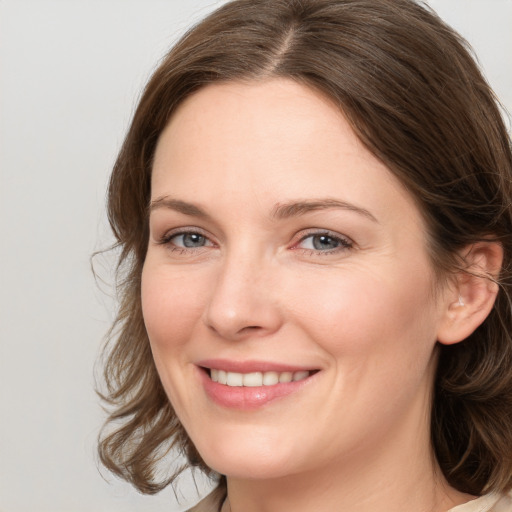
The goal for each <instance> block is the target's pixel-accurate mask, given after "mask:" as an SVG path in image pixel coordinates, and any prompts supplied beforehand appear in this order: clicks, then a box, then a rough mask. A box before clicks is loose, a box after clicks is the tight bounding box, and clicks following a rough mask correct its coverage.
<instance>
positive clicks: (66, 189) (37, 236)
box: [0, 0, 512, 512]
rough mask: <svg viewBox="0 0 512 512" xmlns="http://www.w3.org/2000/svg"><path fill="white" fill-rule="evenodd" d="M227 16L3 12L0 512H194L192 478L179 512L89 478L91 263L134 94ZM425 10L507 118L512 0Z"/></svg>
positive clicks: (100, 311) (3, 7)
mask: <svg viewBox="0 0 512 512" xmlns="http://www.w3.org/2000/svg"><path fill="white" fill-rule="evenodd" d="M220 3H222V1H221V2H213V1H209V0H165V1H164V0H145V1H143V0H87V1H85V0H32V1H29V0H3V1H2V0H0V172H1V174H0V244H1V252H0V257H1V261H0V272H1V274H0V276H1V282H0V294H1V295H0V320H1V323H0V512H35V511H37V512H92V511H94V512H101V511H109V512H121V511H122V512H131V511H141V510H144V512H160V511H166V512H172V511H178V510H183V509H184V508H186V506H187V505H188V504H190V503H192V502H194V501H196V500H197V499H198V495H197V493H196V491H195V490H194V486H193V484H192V483H191V481H190V479H188V478H186V479H185V480H184V481H183V482H182V483H181V485H180V486H179V489H180V492H179V493H178V494H180V495H181V494H184V495H185V498H186V499H183V498H182V499H181V505H178V504H176V499H175V496H174V494H173V492H172V490H171V489H168V490H166V491H164V492H163V493H161V494H160V495H159V496H156V497H145V496H140V495H138V494H137V493H136V492H135V491H133V490H131V488H130V487H129V486H128V485H127V484H124V483H122V482H119V481H117V480H115V479H113V478H110V477H109V478H108V481H105V480H104V479H102V478H101V476H100V474H99V472H98V469H97V467H96V461H95V454H94V452H95V441H96V436H97V432H98V429H99V426H100V425H101V423H102V420H103V415H102V412H101V410H100V408H99V405H98V399H97V397H96V395H95V393H94V390H93V388H94V380H93V365H94V361H95V359H96V357H97V353H98V350H99V347H100V344H101V339H102V336H103V334H104V333H105V331H106V329H107V328H108V325H109V322H110V321H111V320H112V313H111V311H113V303H112V301H111V299H110V298H109V297H108V295H105V294H103V293H102V292H100V291H99V290H98V288H97V287H96V284H95V283H94V280H93V278H92V275H91V272H90V267H89V257H90V255H91V253H92V252H93V251H94V250H97V249H101V248H105V247H106V246H107V245H108V243H109V241H110V238H109V235H108V230H107V227H106V222H105V216H104V196H105V187H106V182H107V178H108V174H109V170H110V168H111V166H112V163H113V161H114V158H115V155H116V152H117V150H118V149H119V146H120V144H121V141H122V139H123V134H124V133H125V130H126V128H127V125H128V122H129V119H130V116H131V114H132V112H133V108H134V105H135V102H136V99H137V97H138V94H139V91H140V90H141V88H142V86H143V84H144V83H145V81H146V79H147V78H148V76H149V74H150V72H151V70H152V69H153V68H154V66H155V65H156V63H157V61H158V59H159V58H160V57H161V56H162V55H163V54H164V52H165V50H166V49H167V48H168V47H169V45H170V43H171V42H172V41H174V40H175V39H176V37H177V36H178V35H179V34H182V33H183V31H184V30H185V29H186V28H187V27H188V26H189V25H190V24H191V23H192V22H193V21H195V20H197V19H199V18H200V17H202V16H204V15H205V14H206V13H207V12H209V11H210V10H211V9H212V8H213V7H214V6H215V5H219V4H220ZM430 3H431V5H432V6H433V7H434V8H436V9H437V10H438V12H439V13H440V14H441V15H442V17H444V18H445V19H446V20H447V21H448V22H449V23H451V24H452V25H453V26H455V27H456V28H457V29H458V30H459V31H461V32H462V34H463V35H465V36H466V37H467V38H468V39H469V41H470V42H471V43H472V44H473V46H474V48H475V50H476V52H477V54H478V56H479V58H480V61H481V63H482V65H483V67H484V69H485V72H486V74H487V76H488V78H489V81H490V82H491V84H493V86H494V87H495V90H496V92H497V94H498V96H499V97H500V98H501V100H502V101H503V102H504V103H505V104H506V105H507V108H508V109H509V110H512V64H511V63H512V58H511V57H512V31H511V30H510V27H511V26H512V0H431V2H430ZM102 262H103V265H104V268H105V270H104V271H103V272H101V273H102V275H103V276H104V277H106V278H107V279H108V278H109V275H110V274H109V271H108V258H107V259H104V260H101V259H100V261H99V263H100V269H101V263H102ZM104 288H107V290H108V287H104ZM200 484H201V482H200ZM200 486H202V488H203V492H204V488H205V487H204V482H203V483H202V484H201V485H200ZM187 500H188V501H187Z"/></svg>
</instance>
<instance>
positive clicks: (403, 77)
mask: <svg viewBox="0 0 512 512" xmlns="http://www.w3.org/2000/svg"><path fill="white" fill-rule="evenodd" d="M267 77H286V78H288V79H292V80H295V81H297V82H299V83H301V84H304V85H307V86H309V87H312V88H314V89H315V90H317V91H321V92H322V93H323V94H324V95H325V96H327V97H328V98H330V99H331V100H332V101H334V102H335V103H336V104H337V105H339V108H340V110H341V111H342V112H343V114H344V115H345V116H346V118H347V119H348V120H349V122H350V123H351V126H352V127H353V129H354V131H355V133H356V134H357V135H358V137H359V138H360V139H361V141H362V142H363V143H364V144H365V146H366V147H367V148H368V149H369V150H370V151H371V152H372V153H373V154H374V155H376V156H377V157H378V158H379V159H380V160H381V161H382V162H384V163H385V164H386V165H387V166H388V167H389V169H390V170H391V172H393V173H394V174H395V175H396V176H397V177H398V179H399V180H400V181H401V182H402V184H403V185H404V186H405V187H406V188H407V189H408V190H409V192H410V193H411V194H412V196H413V197H414V198H415V199H416V201H417V203H418V206H419V208H420V210H421V212H422V214H423V215H424V217H425V219H426V223H427V226H428V236H429V247H430V252H431V255H432V259H433V262H434V266H435V268H436V269H438V271H439V274H440V275H447V273H449V272H453V271H455V270H458V271H460V268H461V264H463V262H460V261H457V260H456V258H455V255H456V254H457V252H458V251H460V250H461V249H462V248H464V247H466V246H468V245H469V244H472V243H475V242H476V241H479V240H482V239H487V240H489V239H490V238H492V239H493V240H496V241H499V243H500V244H501V245H502V247H503V250H504V261H503V268H502V272H501V275H500V277H499V283H500V291H499V293H498V297H497V300H496V303H495V306H494V308H493V310H492V312H491V313H490V315H489V316H488V318H487V319H486V320H485V322H484V323H483V324H482V325H481V326H480V327H479V328H478V329H477V330H476V331H475V332H474V333H473V334H472V335H471V336H470V337H469V338H468V339H467V340H465V341H464V342H462V343H458V344H456V345H453V346H442V347H440V358H439V366H438V371H437V375H436V381H435V392H434V399H433V405H432V423H431V431H432V444H433V448H434V451H435V454H436V457H437V460H438V462H439V464H440V466H441V469H442V471H443V473H444V475H445V477H446V478H447V480H448V482H449V483H450V484H451V485H452V486H453V487H455V488H457V489H458V490H460V491H463V492H467V493H470V494H474V495H478V494H481V493H483V492H487V491H491V490H495V491H503V490H507V489H509V488H510V487H512V339H511V333H512V317H511V315H512V309H511V286H512V284H511V281H510V279H509V278H510V274H511V264H512V263H511V257H512V208H511V204H512V155H511V147H510V140H509V138H508V135H507V133H506V129H505V126H504V123H503V120H502V118H501V116H500V113H499V110H498V107H497V102H496V99H495V97H494V95H493V93H492V91H491V89H490V88H489V86H488V84H487V83H486V81H485V79H484V78H483V77H482V75H481V73H480V71H479V69H478V67H477V65H476V64H475V62H474V60H473V58H472V56H471V54H470V52H469V51H468V48H467V44H466V43H465V41H464V40H463V39H462V38H461V37H460V36H458V35H457V34H456V33H455V32H454V31H453V30H452V29H451V28H449V27H448V26H447V25H445V24H444V23H443V22H442V21H441V20H440V19H439V18H438V17H437V16H436V15H435V14H434V13H433V12H431V11H430V10H429V9H428V8H427V7H422V6H420V5H418V4H417V3H415V2H413V1H412V0H237V1H234V2H230V3H228V4H226V5H224V6H222V7H221V8H220V9H218V10H217V11H216V12H214V13H213V14H211V15H210V16H208V17H207V18H206V19H205V20H204V21H202V22H201V23H200V24H198V25H197V26H196V27H194V28H193V29H192V30H191V31H189V32H188V33H187V34H186V35H185V36H184V37H183V38H182V39H181V40H180V41H179V42H178V44H177V45H176V46H175V47H174V48H173V49H172V50H171V51H170V53H169V54H168V55H167V56H166V58H165V59H164V60H163V61H162V63H161V65H160V66H159V68H158V69H157V70H156V71H155V73H154V74H153V76H152V78H151V79H150V81H149V83H148V84H147V86H146V88H145V90H144V93H143V95H142V98H141V100H140V103H139V105H138V108H137V110H136V112H135V115H134V118H133V121H132V124H131V127H130V129H129V132H128V134H127V136H126V140H125V142H124V144H123V147H122V149H121V152H120V154H119V157H118V159H117V162H116V164H115V167H114V170H113V173H112V176H111V180H110V187H109V195H108V215H109V220H110V224H111V226H112V230H113V232H114V234H115V236H116V239H117V246H118V247H119V248H120V250H121V252H120V257H119V266H118V272H119V273H120V276H121V278H120V280H119V292H120V309H119V312H118V315H117V319H116V321H115V324H114V327H113V329H112V331H111V333H110V343H109V344H108V345H107V348H106V356H107V360H106V363H105V368H104V377H105V380H106V385H107V387H106V392H105V393H104V395H103V396H104V398H105V400H106V401H107V402H108V404H110V406H111V415H110V416H109V419H108V422H107V427H108V426H111V427H112V426H114V427H113V429H112V428H109V429H106V430H104V432H103V434H102V438H101V439H100V444H99V453H100V457H101V461H102V462H103V464H104V465H105V466H106V467H108V468H109V469H110V470H111V471H113V472H114V473H116V474H118V475H120V476H121V477H123V478H125V479H126V480H128V481H130V482H132V483H133V484H134V485H135V486H136V487H137V488H138V489H139V490H140V491H142V492H145V493H153V492H157V491H158V490H160V489H162V488H163V487H165V486H166V485H167V484H169V483H170V482H171V481H172V479H173V477H174V476H175V474H177V473H178V472H179V471H176V472H175V474H173V475H167V476H162V477H161V478H160V479H158V478H157V476H156V475H157V473H156V471H157V468H158V467H159V466H158V463H159V462H160V461H161V459H162V457H164V456H165V454H166V453H168V451H169V449H170V448H171V447H174V448H179V449H180V450H181V451H183V452H184V453H186V454H187V456H188V460H189V462H190V464H191V465H196V466H199V467H200V468H201V469H203V470H204V471H207V472H208V468H207V467H206V466H205V465H204V463H203V462H202V461H201V459H200V457H199V455H198V454H197V452H196V451H195V448H194V446H193V445H192V443H191V441H190V439H189V438H188V436H187V434H186V433H185V431H184V429H183V428H182V426H181V425H180V422H179V420H178V419H177V417H176V415H175V414H174V412H173V410H172V407H171V405H170V403H169V401H168V399H167V397H166V395H165V393H164V391H163V388H162V386H161V384H160V380H159V378H158V375H157V372H156V369H155V366H154V364H153V359H152V356H151V351H150V347H149V342H148V338H147V334H146V330H145V327H144V321H143V317H142V312H141V299H140V277H141V271H142V266H143V264H144V258H145V254H146V247H147V243H148V214H147V207H148V202H149V198H150V180H151V168H152V158H153V154H154V151H155V146H156V143H157V140H158V137H159V135H160V134H161V132H162V130H163V129H164V127H165V126H166V124H167V122H168V121H169V118H170V116H172V114H173V112H174V110H175V109H176V107H177V105H179V104H180V103H181V102H182V101H183V100H184V99H185V98H186V97H188V96H190V95H191V94H192V93H193V92H194V91H196V90H198V89H199V88H201V87H204V86H206V85H207V84H210V83H214V82H220V81H229V80H238V81H240V80H245V81H248V80H262V79H265V78H267Z"/></svg>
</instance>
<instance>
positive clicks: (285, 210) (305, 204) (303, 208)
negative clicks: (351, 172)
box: [272, 198, 378, 223]
mask: <svg viewBox="0 0 512 512" xmlns="http://www.w3.org/2000/svg"><path fill="white" fill-rule="evenodd" d="M331 208H338V209H341V210H348V211H351V212H355V213H358V214H360V215H363V216H364V217H367V218H368V219H370V220H372V221H373V222H377V223H378V220H377V219H376V218H375V216H374V215H373V214H372V213H370V212H369V211H368V210H366V209H365V208H362V207H360V206H356V205H355V204H352V203H348V202H346V201H340V200H339V199H330V198H327V199H309V200H307V201H293V202H289V203H283V204H277V205H276V206H275V207H274V209H273V210H272V217H275V218H277V219H287V218H289V217H295V216H299V215H304V214H306V213H309V212H314V211H318V210H328V209H331Z"/></svg>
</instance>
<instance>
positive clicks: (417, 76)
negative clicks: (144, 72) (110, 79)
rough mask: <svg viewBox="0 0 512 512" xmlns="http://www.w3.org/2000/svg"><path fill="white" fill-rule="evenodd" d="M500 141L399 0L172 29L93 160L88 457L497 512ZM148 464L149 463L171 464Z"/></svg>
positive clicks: (504, 267)
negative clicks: (102, 359)
mask: <svg viewBox="0 0 512 512" xmlns="http://www.w3.org/2000/svg"><path fill="white" fill-rule="evenodd" d="M511 178H512V156H511V150H510V141H509V139H508V136H507V134H506V130H505V127H504V125H503V121H502V119H501V118H500V114H499V111H498V108H497V106H496V102H495V99H494V97H493V94H492V92H491V90H490V89H489V86H488V85H487V84H486V82H485V80H484V79H483V78H482V76H481V74H480V72H479V70H478V68H477V66H476V65H475V63H474V61H473V59H472V58H471V56H470V55H469V53H468V50H467V49H466V48H465V43H464V41H462V40H461V39H460V37H459V36H457V35H456V34H455V33H454V32H453V31H452V30H451V29H450V28H448V27H447V26H446V25H445V24H444V23H443V22H442V21H441V20H440V19H439V18H437V17H436V16H435V14H433V13H432V12H430V11H429V10H427V9H426V8H423V7H421V6H419V5H417V4H416V3H414V2H412V1H410V0H256V1H255V0H238V1H235V2H232V3H229V4H227V5H225V6H223V7H221V8H220V9H219V10H218V11H216V12H215V13H213V14H212V15H210V16H209V17H208V18H207V19H206V20H204V21H203V22H202V23H200V24H199V25H198V26H196V27H195V28H194V29H192V30H191V31H190V32H189V33H188V34H187V35H185V37H184V38H183V39H182V40H181V41H180V42H179V43H178V44H177V45H176V46H175V47H174V48H173V49H172V50H171V52H170V53H169V54H168V56H167V57H166V59H165V60H164V61H163V62H162V64H161V65H160V67H159V68H158V69H157V70H156V72H155V73H154V75H153V77H152V78H151V80H150V81H149V83H148V85H147V87H146V89H145V91H144V94H143V96H142V98H141V100H140V104H139V106H138V108H137V111H136V113H135V116H134V119H133V122H132V125H131V128H130V130H129V133H128V135H127V138H126V140H125V143H124V145H123V148H122V151H121V153H120V155H119V158H118V160H117V163H116V165H115V168H114V171H113V174H112V178H111V182H110V188H109V218H110V222H111V225H112V228H113V230H114V233H115V235H116V237H117V240H118V244H119V246H120V248H121V256H120V262H119V263H120V268H121V269H124V272H125V273H124V274H123V279H122V281H121V307H120V310H119V315H118V318H117V321H116V324H115V329H114V330H113V333H114V334H113V335H112V340H111V341H112V347H111V349H110V352H109V357H108V360H107V364H106V368H105V378H106V380H107V383H108V393H107V394H106V396H105V398H106V399H107V400H108V401H109V403H110V404H111V405H112V407H113V411H112V414H111V416H110V422H111V423H113V422H115V425H116V427H115V429H114V430H112V431H110V432H109V433H106V434H104V436H103V438H102V440H101V442H100V455H101V459H102V461H103V463H104V464H105V465H106V466H107V467H108V468H109V469H111V470H112V471H113V472H115V473H116V474H118V475H120V476H122V477H123V478H125V479H127V480H128V481H130V482H132V483H133V484H134V485H135V486H136V487H137V488H138V489H139V490H140V491H142V492H146V493H153V492H157V491H158V490H160V489H162V488H163V487H165V486H166V485H168V484H169V483H170V482H171V481H172V479H173V478H174V476H175V475H167V477H164V478H160V479H158V478H157V477H156V474H157V473H156V472H157V468H159V471H161V467H162V465H163V466H165V464H166V463H165V461H163V460H162V459H163V458H164V457H165V455H166V454H168V453H169V450H170V449H171V448H178V449H180V450H182V451H184V452H185V453H186V454H187V456H188V460H189V463H190V465H192V466H198V467H199V468H201V469H202V470H203V471H206V472H207V473H209V474H212V475H222V476H220V477H219V485H218V487H217V489H216V490H215V491H214V493H213V494H212V495H210V496H209V497H207V498H206V499H205V500H204V501H203V502H202V503H201V504H199V505H198V506H197V507H196V508H195V509H193V510H196V511H204V510H211V511H218V510H221V511H222V512H227V511H232V512H252V511H274V510H276V511H277V510H294V511H303V510H304V511H305V510H308V511H309V510H315V511H332V510H350V511H351V512H354V511H357V512H366V511H374V510H385V511H403V510H415V511H434V512H445V511H448V510H453V511H457V512H469V511H476V510H478V511H491V510H492V511H503V510H512V501H511V500H510V498H509V497H508V496H507V495H506V493H507V492H508V491H509V490H510V488H511V487H512V432H511V431H512V429H511V428H510V425H511V422H510V421H511V416H512V372H511V368H512V340H511V332H512V329H511V327H512V318H511V300H510V299H511V288H510V286H511V284H510V270H511V255H512V209H511V204H512V185H511V184H512V179H511ZM167 464H168V463H167Z"/></svg>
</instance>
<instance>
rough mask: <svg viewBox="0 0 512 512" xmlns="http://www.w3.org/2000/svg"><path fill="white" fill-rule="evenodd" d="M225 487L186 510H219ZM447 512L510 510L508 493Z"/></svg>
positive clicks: (486, 496) (511, 503)
mask: <svg viewBox="0 0 512 512" xmlns="http://www.w3.org/2000/svg"><path fill="white" fill-rule="evenodd" d="M225 492H226V491H225V489H223V488H220V489H219V488H217V489H215V490H214V491H213V492H212V493H211V494H209V495H208V496H206V498H205V499H204V500H202V501H201V502H199V503H198V504H197V505H196V506H195V507H192V508H191V509H189V510H188V511H187V512H219V510H220V508H221V506H222V502H223V501H224V498H225ZM447 512H512V497H511V495H510V494H505V495H503V494H494V493H493V494H486V495H485V496H480V498H477V499H475V500H471V501H468V502H467V503H463V504H462V505H458V506H456V507H454V508H451V509H450V510H448V511H447Z"/></svg>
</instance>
